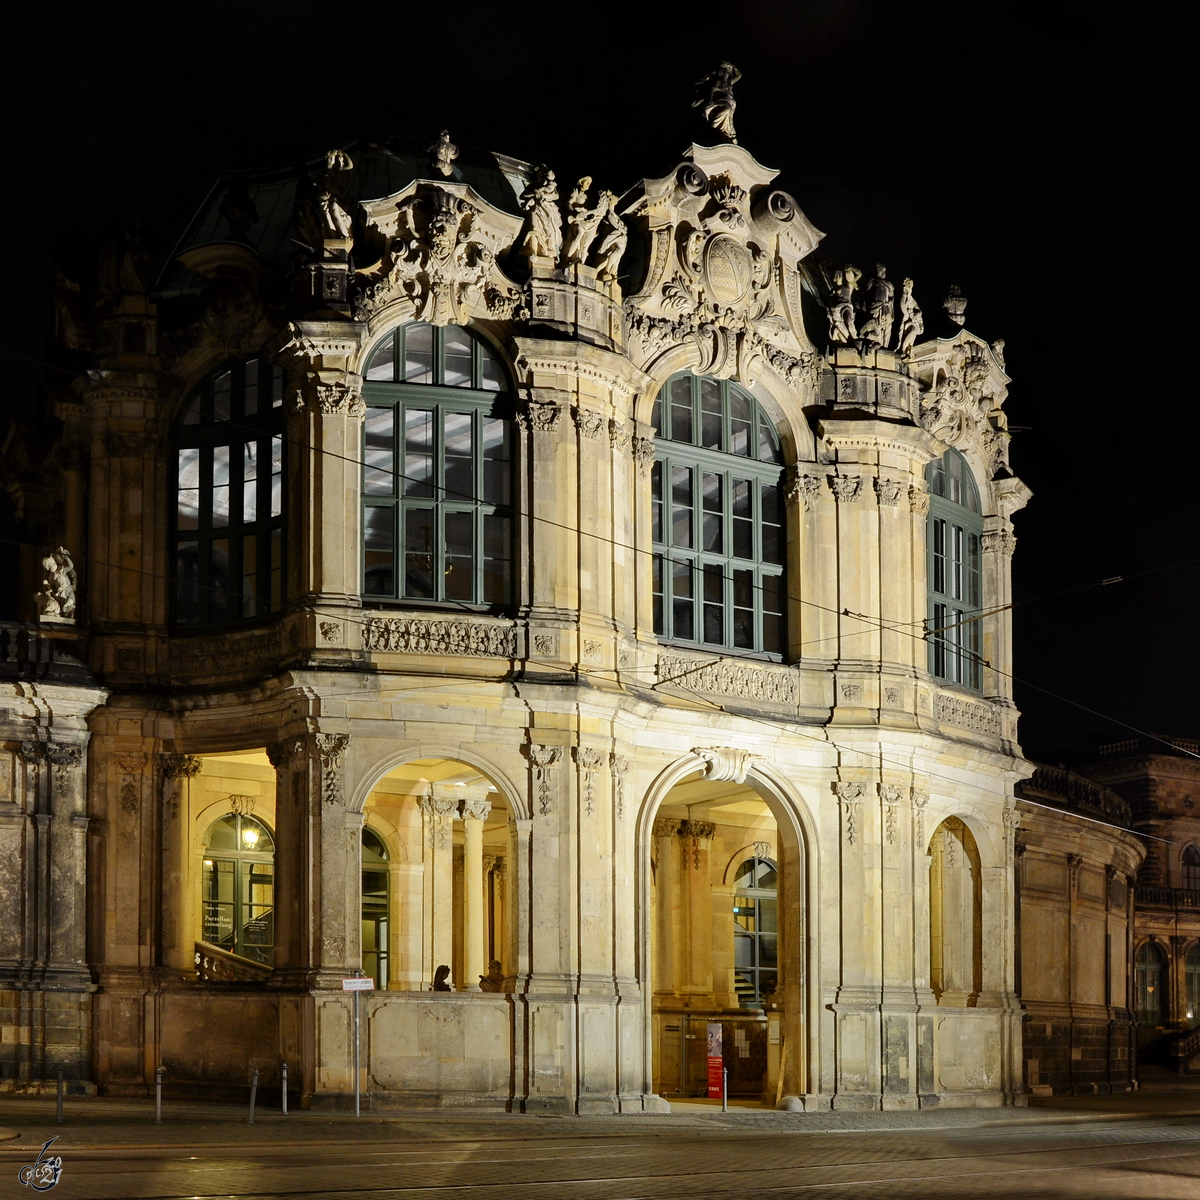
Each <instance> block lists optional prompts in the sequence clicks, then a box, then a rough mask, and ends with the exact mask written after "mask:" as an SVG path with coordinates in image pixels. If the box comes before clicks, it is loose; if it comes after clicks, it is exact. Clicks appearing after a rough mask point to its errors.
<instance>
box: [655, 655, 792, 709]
mask: <svg viewBox="0 0 1200 1200" xmlns="http://www.w3.org/2000/svg"><path fill="white" fill-rule="evenodd" d="M657 674H658V681H659V683H669V684H671V685H673V686H674V687H682V688H686V689H687V690H688V691H691V692H707V693H710V694H712V695H715V696H733V697H736V698H737V699H739V700H761V701H764V702H765V703H767V704H782V705H795V704H798V703H799V702H800V678H799V676H798V675H797V673H796V672H795V671H794V670H791V669H790V668H788V667H769V666H759V665H758V664H757V663H748V662H737V661H733V660H731V659H718V660H716V661H715V662H714V661H712V660H705V659H695V658H682V657H677V656H675V655H670V654H660V655H659V656H658V667H657Z"/></svg>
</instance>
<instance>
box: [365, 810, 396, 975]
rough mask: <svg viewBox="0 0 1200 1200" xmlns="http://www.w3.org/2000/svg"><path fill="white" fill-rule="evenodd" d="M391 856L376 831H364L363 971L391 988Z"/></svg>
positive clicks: (366, 829)
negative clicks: (389, 862)
mask: <svg viewBox="0 0 1200 1200" xmlns="http://www.w3.org/2000/svg"><path fill="white" fill-rule="evenodd" d="M389 900H390V896H389V891H388V852H387V846H386V845H384V841H383V838H381V837H380V836H379V834H377V833H376V832H375V831H374V830H373V829H368V828H366V827H364V828H363V831H362V969H363V972H364V973H365V974H367V975H370V976H371V978H372V979H374V980H375V986H376V987H377V988H380V989H383V988H386V987H387V985H388V965H389V959H390V955H389V954H388V915H389V913H388V907H389Z"/></svg>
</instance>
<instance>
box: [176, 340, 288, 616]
mask: <svg viewBox="0 0 1200 1200" xmlns="http://www.w3.org/2000/svg"><path fill="white" fill-rule="evenodd" d="M173 440H174V446H175V462H174V479H173V481H172V482H173V487H174V493H175V505H174V515H173V521H172V537H173V541H174V564H175V566H174V589H173V591H174V596H173V600H174V603H173V616H174V620H175V623H176V624H179V625H213V624H221V623H225V622H230V621H241V620H249V619H251V618H254V617H260V616H265V615H266V614H267V613H273V612H278V611H279V610H280V608H281V607H282V605H283V583H284V574H283V572H284V533H283V531H284V513H283V505H284V487H283V471H284V436H283V386H282V372H281V371H280V369H279V368H278V367H274V366H272V364H271V363H269V362H267V360H266V359H265V358H252V359H250V360H249V361H247V362H234V363H228V364H226V365H225V366H223V367H222V368H221V369H220V370H219V371H214V372H213V373H212V375H210V376H209V377H208V378H207V379H206V380H205V381H204V382H203V383H202V384H201V385H200V386H199V387H198V388H197V389H196V390H195V391H194V392H193V393H192V394H191V396H190V397H188V401H187V403H186V405H185V406H184V408H183V411H182V412H181V413H180V415H179V419H178V420H177V421H176V422H175V428H174V431H173Z"/></svg>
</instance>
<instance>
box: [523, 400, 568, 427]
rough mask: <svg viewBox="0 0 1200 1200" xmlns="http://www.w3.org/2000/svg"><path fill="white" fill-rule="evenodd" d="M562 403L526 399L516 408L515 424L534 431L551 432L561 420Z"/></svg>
mask: <svg viewBox="0 0 1200 1200" xmlns="http://www.w3.org/2000/svg"><path fill="white" fill-rule="evenodd" d="M562 411H563V410H562V405H561V404H555V403H554V402H553V401H538V400H527V401H525V402H524V403H523V404H521V405H519V406H518V408H517V424H518V425H520V426H521V428H522V429H524V430H527V431H532V432H535V433H553V432H554V431H555V430H556V429H557V428H558V425H559V422H560V421H561V420H562Z"/></svg>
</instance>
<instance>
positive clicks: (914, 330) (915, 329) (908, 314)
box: [896, 279, 925, 354]
mask: <svg viewBox="0 0 1200 1200" xmlns="http://www.w3.org/2000/svg"><path fill="white" fill-rule="evenodd" d="M899 308H900V330H899V332H898V333H897V334H896V353H897V354H910V353H912V348H913V345H914V344H915V343H916V340H917V338H919V337H920V336H921V334H923V333H924V332H925V318H924V316H923V315H922V313H921V306H920V305H919V304H918V303H917V298H916V296H914V295H913V281H912V280H911V279H906V280H905V281H904V284H903V286H902V287H901V289H900V303H899Z"/></svg>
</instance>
